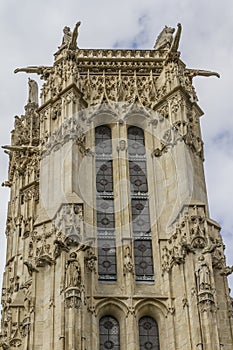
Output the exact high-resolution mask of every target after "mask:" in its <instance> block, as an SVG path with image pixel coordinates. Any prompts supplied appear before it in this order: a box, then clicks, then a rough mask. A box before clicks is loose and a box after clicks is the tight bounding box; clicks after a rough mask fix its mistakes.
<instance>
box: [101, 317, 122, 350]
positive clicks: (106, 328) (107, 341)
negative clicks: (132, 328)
mask: <svg viewBox="0 0 233 350" xmlns="http://www.w3.org/2000/svg"><path fill="white" fill-rule="evenodd" d="M99 342H100V350H106V349H108V350H109V349H113V350H120V327H119V323H118V321H117V320H116V319H115V318H114V317H111V316H104V317H102V318H101V319H100V322H99Z"/></svg>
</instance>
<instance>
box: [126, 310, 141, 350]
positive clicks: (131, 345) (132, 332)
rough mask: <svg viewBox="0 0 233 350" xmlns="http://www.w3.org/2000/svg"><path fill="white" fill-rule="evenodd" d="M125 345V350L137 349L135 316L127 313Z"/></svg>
mask: <svg viewBox="0 0 233 350" xmlns="http://www.w3.org/2000/svg"><path fill="white" fill-rule="evenodd" d="M126 329H127V331H126V332H125V333H126V344H127V350H135V349H139V342H138V339H139V337H138V324H137V322H136V318H135V314H134V313H129V314H128V315H127V317H126Z"/></svg>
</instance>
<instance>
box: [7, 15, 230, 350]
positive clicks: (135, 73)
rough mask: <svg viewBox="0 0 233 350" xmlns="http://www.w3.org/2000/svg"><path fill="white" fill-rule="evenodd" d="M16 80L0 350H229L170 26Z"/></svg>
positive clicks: (194, 128)
mask: <svg viewBox="0 0 233 350" xmlns="http://www.w3.org/2000/svg"><path fill="white" fill-rule="evenodd" d="M79 25H80V22H79V23H77V25H76V27H75V29H74V31H73V32H71V31H70V29H69V28H68V27H65V28H64V37H63V41H62V44H61V46H60V48H59V50H58V51H57V52H56V54H55V60H54V64H53V66H50V67H45V66H39V67H35V66H31V67H26V68H20V69H16V72H20V71H21V72H26V73H35V74H39V75H40V76H41V78H42V79H43V80H44V81H45V82H44V84H43V86H42V90H41V102H40V104H38V86H37V83H36V82H35V81H34V80H32V79H29V99H28V103H27V105H26V106H25V115H23V116H21V117H16V118H15V125H14V130H13V131H12V143H11V145H9V146H4V147H3V148H4V149H5V152H6V153H7V154H8V155H9V158H10V159H9V178H8V180H7V181H6V182H5V185H6V186H9V187H10V201H9V207H8V217H7V224H6V237H7V256H6V267H5V273H4V278H3V290H2V333H1V347H2V349H15V348H17V349H24V350H55V349H56V350H96V349H101V350H105V349H114V350H120V349H121V350H126V349H127V350H145V349H153V350H159V349H160V350H164V349H166V350H178V349H179V350H191V349H192V350H194V349H195V350H196V349H197V350H220V349H224V350H232V348H233V336H232V334H233V329H232V327H233V322H232V317H233V310H232V301H231V298H230V296H229V289H228V283H227V275H228V274H229V273H231V272H232V268H231V267H227V266H226V262H225V256H224V245H223V242H222V238H221V235H220V227H219V225H218V224H217V223H216V222H215V221H213V220H212V219H210V217H209V213H208V203H207V194H206V187H205V179H204V172H203V160H204V158H203V141H202V137H201V131H200V123H199V118H200V117H201V116H202V114H203V112H202V110H201V109H200V107H199V106H198V104H197V97H196V93H195V90H194V88H193V85H192V79H193V77H194V76H196V75H204V76H210V75H216V76H218V74H217V73H214V72H209V71H204V70H194V69H188V68H186V65H185V64H184V63H183V62H182V61H181V60H180V58H179V57H180V53H179V52H178V46H179V40H180V34H181V25H178V27H177V30H176V31H175V29H173V28H169V27H165V28H164V30H163V31H162V33H161V34H160V35H159V37H158V39H157V41H156V44H155V46H154V49H152V50H118V49H117V50H101V49H100V50H87V49H85V50H84V49H79V48H78V47H77V36H78V27H79Z"/></svg>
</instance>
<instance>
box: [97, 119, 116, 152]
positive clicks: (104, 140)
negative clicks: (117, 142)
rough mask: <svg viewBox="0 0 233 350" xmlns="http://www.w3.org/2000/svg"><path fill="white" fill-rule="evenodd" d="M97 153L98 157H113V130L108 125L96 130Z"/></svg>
mask: <svg viewBox="0 0 233 350" xmlns="http://www.w3.org/2000/svg"><path fill="white" fill-rule="evenodd" d="M95 153H96V154H97V155H103V154H104V155H107V154H108V155H110V156H111V155H112V136H111V129H110V128H108V127H107V126H106V125H101V126H98V127H97V128H95Z"/></svg>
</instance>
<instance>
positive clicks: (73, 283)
mask: <svg viewBox="0 0 233 350" xmlns="http://www.w3.org/2000/svg"><path fill="white" fill-rule="evenodd" d="M80 286H81V268H80V264H79V262H78V260H77V254H76V253H75V252H73V253H71V254H70V258H69V259H68V261H67V265H66V288H71V287H80Z"/></svg>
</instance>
